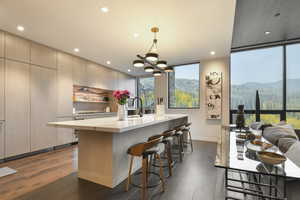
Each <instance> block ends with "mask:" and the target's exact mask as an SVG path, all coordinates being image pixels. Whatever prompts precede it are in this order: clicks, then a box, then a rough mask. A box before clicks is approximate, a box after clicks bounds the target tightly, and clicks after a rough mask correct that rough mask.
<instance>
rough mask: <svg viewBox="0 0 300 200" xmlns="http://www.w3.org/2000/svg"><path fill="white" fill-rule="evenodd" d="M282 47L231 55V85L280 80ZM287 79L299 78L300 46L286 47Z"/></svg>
mask: <svg viewBox="0 0 300 200" xmlns="http://www.w3.org/2000/svg"><path fill="white" fill-rule="evenodd" d="M282 66H283V47H272V48H265V49H257V50H251V51H241V52H237V53H232V54H231V83H232V84H234V85H237V84H244V83H247V82H258V83H269V82H276V81H280V80H282V76H283V74H282V70H283V69H282V68H283V67H282ZM287 74H288V78H292V79H295V78H300V44H295V45H289V46H287Z"/></svg>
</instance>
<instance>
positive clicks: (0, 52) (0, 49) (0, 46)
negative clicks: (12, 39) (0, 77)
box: [0, 31, 4, 58]
mask: <svg viewBox="0 0 300 200" xmlns="http://www.w3.org/2000/svg"><path fill="white" fill-rule="evenodd" d="M3 57H4V32H3V31H0V58H3Z"/></svg>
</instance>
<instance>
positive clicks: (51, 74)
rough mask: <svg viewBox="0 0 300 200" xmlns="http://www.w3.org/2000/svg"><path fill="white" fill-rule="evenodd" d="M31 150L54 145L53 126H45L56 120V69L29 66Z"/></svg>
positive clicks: (55, 135)
mask: <svg viewBox="0 0 300 200" xmlns="http://www.w3.org/2000/svg"><path fill="white" fill-rule="evenodd" d="M30 89H31V92H30V94H31V106H30V107H31V117H30V119H31V135H30V136H31V151H37V150H40V149H44V148H48V147H52V146H55V145H56V143H57V132H56V128H55V127H50V126H47V123H48V122H53V121H56V109H57V106H56V91H57V90H56V89H57V85H56V71H55V70H51V69H47V68H42V67H37V66H34V65H32V66H31V81H30Z"/></svg>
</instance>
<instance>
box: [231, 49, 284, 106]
mask: <svg viewBox="0 0 300 200" xmlns="http://www.w3.org/2000/svg"><path fill="white" fill-rule="evenodd" d="M282 60H283V56H282V47H274V48H266V49H259V50H251V51H242V52H237V53H232V54H231V109H237V106H238V105H240V104H243V105H245V109H246V110H254V109H255V94H256V90H258V91H259V96H260V103H261V109H262V110H278V109H282V88H283V82H282V77H283V76H282V72H283V67H282Z"/></svg>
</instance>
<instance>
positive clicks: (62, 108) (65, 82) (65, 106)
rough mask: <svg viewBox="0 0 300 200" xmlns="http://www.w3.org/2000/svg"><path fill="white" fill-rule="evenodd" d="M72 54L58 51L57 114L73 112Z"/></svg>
mask: <svg viewBox="0 0 300 200" xmlns="http://www.w3.org/2000/svg"><path fill="white" fill-rule="evenodd" d="M72 70H73V69H72V56H70V55H67V54H64V53H58V66H57V84H58V85H57V86H58V87H57V90H58V94H57V95H58V102H57V116H58V117H67V116H72V114H73V99H72V98H73V78H72Z"/></svg>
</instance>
